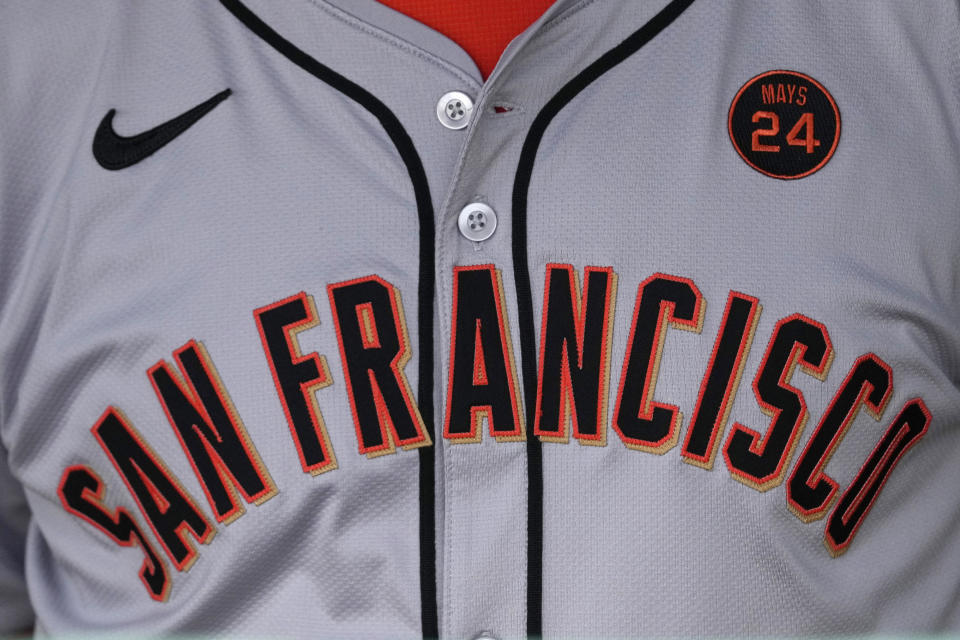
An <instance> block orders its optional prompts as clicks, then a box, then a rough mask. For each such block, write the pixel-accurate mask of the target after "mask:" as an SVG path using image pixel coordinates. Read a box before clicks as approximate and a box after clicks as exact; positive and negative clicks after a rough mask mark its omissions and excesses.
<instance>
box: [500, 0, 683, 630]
mask: <svg viewBox="0 0 960 640" xmlns="http://www.w3.org/2000/svg"><path fill="white" fill-rule="evenodd" d="M691 4H693V0H673V2H671V3H670V4H668V5H667V6H666V7H665V8H664V9H663V10H661V11H660V13H658V14H657V15H655V16H654V17H653V18H652V19H651V20H650V21H649V22H647V23H646V24H645V25H643V26H642V27H641V28H640V29H638V30H637V31H635V32H633V33H632V34H631V35H630V36H629V37H627V38H626V39H625V40H624V41H623V42H621V43H620V44H618V45H617V46H616V47H614V48H613V49H610V50H609V51H607V52H606V53H605V54H603V55H602V56H600V57H599V58H598V59H597V60H596V61H594V62H593V63H592V64H590V66H588V67H587V68H586V69H584V70H583V71H581V72H580V73H579V74H577V76H576V77H574V78H573V79H572V80H570V81H569V82H568V83H567V84H565V85H564V86H563V88H562V89H560V91H558V92H557V94H556V95H554V96H553V97H552V98H551V99H550V100H549V102H547V104H546V105H544V107H543V108H542V109H541V110H540V112H539V113H538V114H537V117H536V118H535V119H534V121H533V123H532V124H531V125H530V130H529V131H528V132H527V137H526V138H525V139H524V141H523V147H522V148H521V151H520V161H519V163H518V165H517V174H516V178H515V179H514V183H513V216H512V218H513V219H512V229H513V275H514V282H515V283H516V288H517V316H518V322H519V325H520V358H521V367H522V370H523V392H524V398H525V400H526V410H527V428H528V429H533V424H534V419H535V413H536V398H537V344H536V342H537V337H536V331H535V329H534V321H533V294H532V288H531V284H530V267H529V261H528V258H527V197H528V194H529V191H530V179H531V177H532V175H533V166H534V163H535V162H536V159H537V151H538V150H539V148H540V143H541V142H542V140H543V136H544V134H545V133H546V131H547V128H548V127H549V126H550V123H551V122H553V119H554V118H555V117H556V116H557V114H559V113H560V111H562V110H563V108H564V107H565V106H567V104H569V103H570V101H571V100H573V99H574V98H575V97H576V96H577V95H578V94H579V93H580V92H581V91H583V90H584V89H586V88H587V87H588V86H589V85H590V84H591V83H593V82H594V81H595V80H596V79H597V78H599V77H601V76H602V75H603V74H605V73H606V72H607V71H609V70H610V69H612V68H614V67H615V66H617V65H618V64H620V63H621V62H623V61H624V60H626V59H627V58H629V57H630V56H631V55H633V54H634V53H636V52H637V51H639V50H640V49H641V48H642V47H643V46H644V45H645V44H647V43H648V42H650V41H651V40H652V39H653V38H654V37H656V36H657V34H659V33H660V32H661V31H663V30H664V29H666V28H667V27H668V26H670V24H671V23H672V22H673V21H674V20H675V19H676V18H677V17H679V16H680V14H681V13H683V12H684V11H685V10H686V9H687V8H688V7H689V6H690V5H691ZM542 600H543V453H542V450H541V447H540V440H538V439H537V437H536V436H534V435H533V433H529V434H528V435H527V635H528V636H531V637H539V636H540V635H541V633H542V627H543V625H542V621H543V605H542Z"/></svg>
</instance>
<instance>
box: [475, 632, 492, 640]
mask: <svg viewBox="0 0 960 640" xmlns="http://www.w3.org/2000/svg"><path fill="white" fill-rule="evenodd" d="M473 640H497V637H496V636H495V635H493V634H492V633H489V632H487V631H481V632H480V635H478V636H477V637H476V638H474V639H473Z"/></svg>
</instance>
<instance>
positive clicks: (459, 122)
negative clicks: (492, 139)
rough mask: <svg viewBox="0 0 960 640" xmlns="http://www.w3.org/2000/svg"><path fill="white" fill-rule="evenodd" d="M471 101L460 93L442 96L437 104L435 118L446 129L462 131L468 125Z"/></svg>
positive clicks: (471, 109)
mask: <svg viewBox="0 0 960 640" xmlns="http://www.w3.org/2000/svg"><path fill="white" fill-rule="evenodd" d="M472 113H473V100H471V99H470V96H468V95H467V94H465V93H463V92H461V91H451V92H449V93H445V94H443V96H442V97H441V98H440V102H438V103H437V118H439V119H440V124H442V125H443V126H445V127H446V128H447V129H463V128H464V127H465V126H467V125H468V124H470V115H471V114H472Z"/></svg>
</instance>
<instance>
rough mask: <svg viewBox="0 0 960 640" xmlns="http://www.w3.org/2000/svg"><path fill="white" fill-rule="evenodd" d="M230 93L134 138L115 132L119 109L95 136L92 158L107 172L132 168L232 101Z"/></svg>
mask: <svg viewBox="0 0 960 640" xmlns="http://www.w3.org/2000/svg"><path fill="white" fill-rule="evenodd" d="M231 93H232V92H231V91H230V89H224V90H223V91H221V92H220V93H218V94H217V95H215V96H213V97H212V98H210V99H209V100H207V101H206V102H203V103H201V104H198V105H197V106H195V107H194V108H193V109H190V110H189V111H187V112H184V113H181V114H180V115H179V116H177V117H176V118H174V119H173V120H168V121H166V122H164V123H163V124H161V125H159V126H157V127H154V128H153V129H150V130H149V131H144V132H143V133H138V134H137V135H135V136H129V137H127V136H121V135H120V134H118V133H117V132H116V131H114V130H113V116H114V115H116V113H117V110H116V109H110V111H108V112H107V115H105V116H103V120H101V121H100V126H99V127H97V132H96V133H95V134H94V135H93V157H94V158H96V159H97V162H98V163H99V164H100V166H101V167H103V168H104V169H109V170H110V171H119V170H120V169H126V168H127V167H131V166H133V165H135V164H137V163H138V162H140V161H141V160H143V159H144V158H147V157H149V156H151V155H153V154H154V153H156V152H157V151H159V150H160V149H161V148H163V147H164V146H165V145H166V144H167V143H168V142H170V141H171V140H173V139H174V138H176V137H177V136H179V135H180V134H181V133H183V132H184V131H186V130H187V129H189V128H190V127H192V126H193V125H194V124H195V123H196V122H197V120H199V119H200V118H202V117H203V116H205V115H207V114H208V113H210V112H211V111H212V110H213V108H214V107H216V106H217V105H218V104H220V103H221V102H223V101H224V100H226V99H227V98H228V97H230V94H231Z"/></svg>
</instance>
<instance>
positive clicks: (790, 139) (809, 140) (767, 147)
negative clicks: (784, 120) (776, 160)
mask: <svg viewBox="0 0 960 640" xmlns="http://www.w3.org/2000/svg"><path fill="white" fill-rule="evenodd" d="M761 120H769V121H770V128H769V129H756V130H755V131H754V132H753V135H752V136H751V143H752V144H751V145H750V148H751V149H752V150H753V151H763V152H768V153H776V152H778V151H780V145H778V144H763V143H761V142H760V137H761V136H763V137H768V136H775V135H777V134H778V133H779V132H780V117H779V116H778V115H777V114H775V113H773V112H772V111H757V112H756V113H754V114H753V122H754V123H757V122H760V121H761ZM801 129H802V130H804V132H805V134H804V137H803V138H802V139H801V138H800V137H799V135H800V130H801ZM787 144H789V145H791V146H794V147H806V150H807V153H813V150H814V148H815V147H819V146H820V141H819V140H817V139H815V138H814V137H813V114H812V113H804V114H802V115H801V116H800V119H799V120H797V123H796V124H795V125H793V128H792V129H790V131H789V132H788V133H787Z"/></svg>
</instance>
